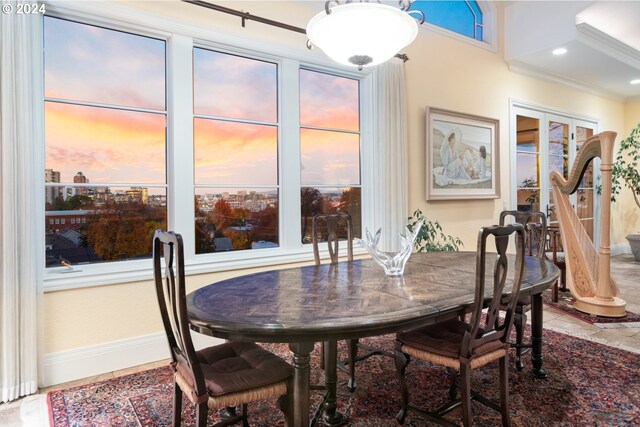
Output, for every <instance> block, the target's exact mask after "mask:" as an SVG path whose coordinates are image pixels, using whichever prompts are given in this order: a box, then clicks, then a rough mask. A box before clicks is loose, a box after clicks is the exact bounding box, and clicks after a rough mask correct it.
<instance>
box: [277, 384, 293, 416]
mask: <svg viewBox="0 0 640 427" xmlns="http://www.w3.org/2000/svg"><path fill="white" fill-rule="evenodd" d="M292 390H293V380H292V379H289V381H287V394H283V395H282V396H280V397H279V398H278V408H279V409H280V411H281V412H282V414H283V415H284V425H285V427H293V393H292V392H291V391H292Z"/></svg>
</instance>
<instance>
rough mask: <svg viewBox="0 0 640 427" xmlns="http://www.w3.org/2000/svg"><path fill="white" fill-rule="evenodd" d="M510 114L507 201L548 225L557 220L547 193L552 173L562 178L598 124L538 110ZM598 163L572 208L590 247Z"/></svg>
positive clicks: (594, 233) (593, 238)
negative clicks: (543, 218)
mask: <svg viewBox="0 0 640 427" xmlns="http://www.w3.org/2000/svg"><path fill="white" fill-rule="evenodd" d="M511 111H512V114H511V132H512V137H511V141H512V144H511V147H512V149H511V153H512V157H511V160H512V161H511V164H512V165H514V166H515V167H513V168H512V179H511V182H512V183H513V184H512V189H511V190H512V197H511V200H515V201H516V205H517V206H515V208H517V209H518V210H535V211H542V212H545V213H546V214H547V218H548V221H549V224H550V225H553V224H556V223H557V221H558V219H557V216H556V212H555V202H554V200H553V194H552V192H551V181H550V179H549V175H550V174H551V171H554V170H557V171H560V173H562V175H563V176H564V177H565V178H567V177H568V176H569V173H570V172H571V166H572V165H573V161H574V159H575V157H576V153H577V151H578V150H579V149H580V147H581V146H582V144H584V142H585V141H586V140H587V139H588V138H589V137H591V136H593V135H594V134H595V133H597V123H596V122H595V121H588V120H583V119H578V118H575V117H570V116H564V115H558V114H553V113H551V112H546V111H541V110H537V109H530V108H524V107H520V106H513V107H512V110H511ZM599 166H600V164H599V159H596V161H595V162H592V163H591V164H590V166H589V169H588V170H587V172H586V173H585V175H584V177H583V179H582V182H581V183H580V186H579V188H578V191H576V192H575V193H574V194H572V195H571V197H570V199H571V204H572V205H573V207H574V209H575V210H576V214H577V215H578V218H579V219H580V222H581V223H582V225H583V227H584V228H585V230H586V231H587V234H588V235H589V237H590V238H591V241H592V242H594V243H595V242H596V239H598V237H599V236H597V227H596V225H597V224H596V221H597V217H598V216H597V212H598V205H599V201H598V199H597V198H596V197H595V195H596V194H595V184H594V182H596V180H597V174H599Z"/></svg>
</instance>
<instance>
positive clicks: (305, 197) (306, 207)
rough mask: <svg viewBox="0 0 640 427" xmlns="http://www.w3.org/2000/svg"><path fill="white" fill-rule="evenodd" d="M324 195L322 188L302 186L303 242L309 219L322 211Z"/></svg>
mask: <svg viewBox="0 0 640 427" xmlns="http://www.w3.org/2000/svg"><path fill="white" fill-rule="evenodd" d="M322 202H323V197H322V193H320V190H318V189H317V188H313V187H302V189H301V190H300V205H301V214H302V242H303V243H304V239H305V237H306V235H307V228H308V225H309V221H310V220H311V218H312V217H313V216H314V215H317V214H319V213H320V212H322V204H323V203H322Z"/></svg>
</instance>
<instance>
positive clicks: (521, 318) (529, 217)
mask: <svg viewBox="0 0 640 427" xmlns="http://www.w3.org/2000/svg"><path fill="white" fill-rule="evenodd" d="M509 217H513V222H515V223H517V224H522V225H523V226H524V229H525V254H527V255H529V256H535V257H537V258H540V259H543V258H545V253H546V252H545V251H546V242H547V217H546V216H545V214H544V213H542V212H538V211H502V212H500V223H499V224H500V225H504V224H505V222H506V220H507V218H509ZM553 286H554V293H556V294H557V292H558V291H557V289H558V283H557V282H556V283H555V284H554V285H553ZM530 310H531V296H529V295H527V296H524V297H521V298H519V299H518V302H517V303H516V310H515V314H514V319H513V328H514V329H515V331H516V342H515V343H512V344H511V345H512V346H513V347H514V348H515V349H516V369H518V370H519V371H521V370H522V369H523V368H524V364H523V363H522V355H523V354H524V353H525V352H526V350H527V349H529V348H531V343H530V342H529V343H523V340H524V327H525V325H526V324H527V312H528V311H530Z"/></svg>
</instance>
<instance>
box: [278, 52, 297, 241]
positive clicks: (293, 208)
mask: <svg viewBox="0 0 640 427" xmlns="http://www.w3.org/2000/svg"><path fill="white" fill-rule="evenodd" d="M299 68H300V64H299V63H298V61H294V60H290V59H284V60H283V61H282V65H281V70H280V125H281V126H280V146H279V153H278V155H279V163H280V166H279V177H280V180H279V182H280V230H282V232H281V237H282V247H284V248H286V249H298V248H300V247H301V246H302V243H301V237H300V227H299V226H291V224H300V221H301V219H300V130H299V128H300V84H299Z"/></svg>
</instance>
